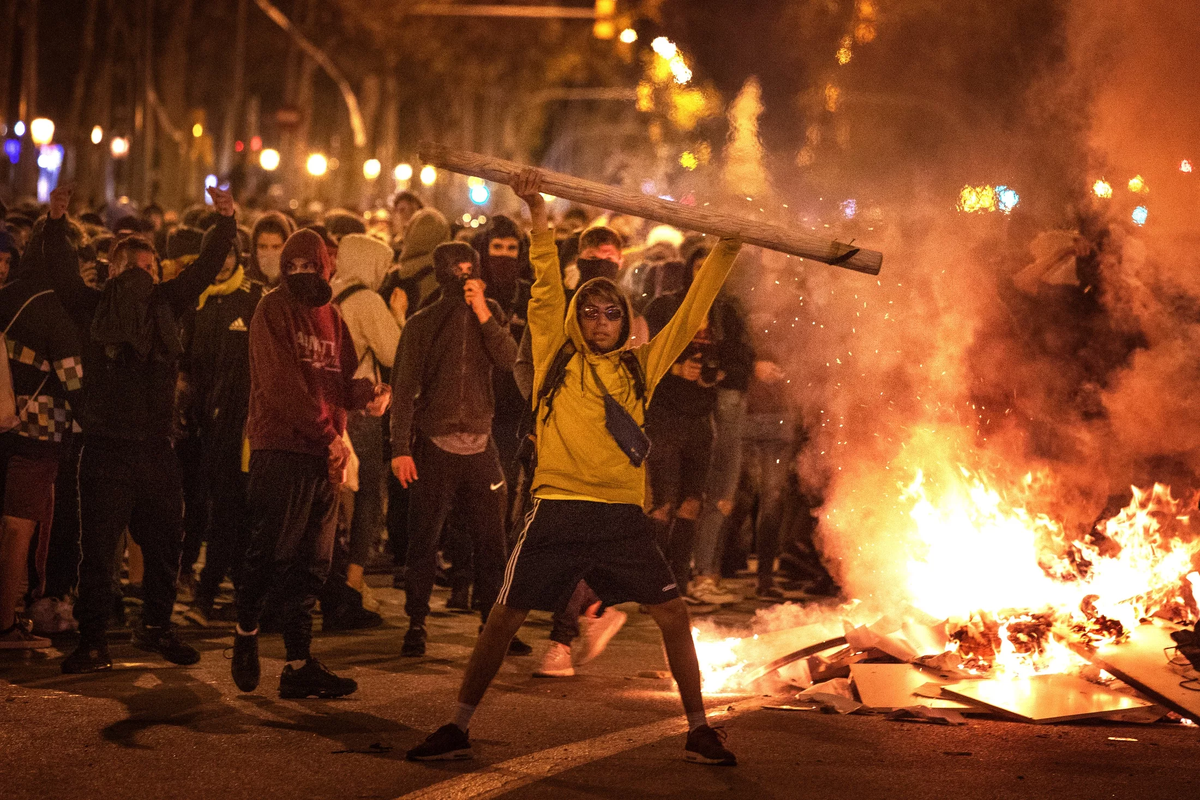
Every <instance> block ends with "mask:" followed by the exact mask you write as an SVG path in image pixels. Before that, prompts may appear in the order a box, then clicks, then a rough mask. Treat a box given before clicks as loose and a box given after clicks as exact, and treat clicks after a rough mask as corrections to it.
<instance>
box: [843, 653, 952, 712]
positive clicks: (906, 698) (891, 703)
mask: <svg viewBox="0 0 1200 800" xmlns="http://www.w3.org/2000/svg"><path fill="white" fill-rule="evenodd" d="M850 679H851V680H852V681H854V688H855V689H857V690H858V697H859V699H860V700H862V703H863V705H864V706H866V707H867V708H872V709H880V710H888V711H890V710H892V709H896V708H908V707H909V706H926V707H927V708H974V706H972V705H969V704H967V703H962V702H959V701H957V700H943V699H940V698H939V699H935V698H931V697H921V696H919V695H917V694H916V691H917V689H918V688H920V687H921V686H923V685H925V684H927V683H939V684H944V683H948V682H949V681H944V680H941V679H939V678H938V677H937V676H936V675H933V674H932V673H930V672H924V671H922V670H919V669H917V668H916V667H914V666H913V665H912V664H851V665H850Z"/></svg>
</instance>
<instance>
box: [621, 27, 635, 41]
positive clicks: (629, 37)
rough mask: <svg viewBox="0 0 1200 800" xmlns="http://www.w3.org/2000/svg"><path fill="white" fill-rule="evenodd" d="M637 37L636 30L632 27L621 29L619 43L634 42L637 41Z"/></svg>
mask: <svg viewBox="0 0 1200 800" xmlns="http://www.w3.org/2000/svg"><path fill="white" fill-rule="evenodd" d="M637 39H638V34H637V31H635V30H634V29H633V28H626V29H625V30H623V31H621V43H622V44H633V43H634V42H636V41H637Z"/></svg>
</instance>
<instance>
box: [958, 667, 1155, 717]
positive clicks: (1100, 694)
mask: <svg viewBox="0 0 1200 800" xmlns="http://www.w3.org/2000/svg"><path fill="white" fill-rule="evenodd" d="M942 692H943V693H944V694H946V695H949V696H951V697H955V698H958V699H960V700H965V701H966V702H969V703H974V704H976V705H979V706H983V707H984V708H990V709H991V710H993V711H996V712H997V713H1000V714H1005V715H1007V716H1010V717H1015V718H1017V719H1020V720H1022V721H1024V722H1037V723H1044V722H1067V721H1069V720H1077V719H1087V718H1089V717H1107V716H1110V715H1112V714H1114V713H1119V712H1125V711H1131V710H1133V709H1139V708H1146V707H1147V706H1150V705H1152V703H1149V702H1147V701H1145V700H1142V699H1140V698H1137V697H1132V696H1130V695H1127V694H1121V693H1119V692H1114V691H1110V690H1109V689H1105V688H1104V687H1103V686H1097V685H1096V684H1094V683H1089V682H1088V681H1085V680H1084V679H1083V678H1078V677H1075V676H1074V675H1035V676H1034V677H1032V678H1016V679H1013V680H1006V679H1002V678H990V679H987V680H982V681H964V682H962V683H953V684H950V685H948V686H944V687H943V688H942Z"/></svg>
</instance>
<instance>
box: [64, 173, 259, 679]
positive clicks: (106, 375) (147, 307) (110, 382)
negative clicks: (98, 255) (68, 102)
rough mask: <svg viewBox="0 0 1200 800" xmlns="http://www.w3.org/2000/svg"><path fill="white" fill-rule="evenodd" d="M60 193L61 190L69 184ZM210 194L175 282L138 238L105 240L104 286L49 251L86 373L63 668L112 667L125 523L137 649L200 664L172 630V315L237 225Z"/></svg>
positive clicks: (176, 490) (176, 488) (176, 531)
mask: <svg viewBox="0 0 1200 800" xmlns="http://www.w3.org/2000/svg"><path fill="white" fill-rule="evenodd" d="M55 191H59V190H55ZM62 191H64V192H66V195H67V197H68V198H69V196H70V191H69V190H68V189H64V190H62ZM208 192H209V195H210V196H211V197H212V199H213V204H214V206H215V208H216V209H217V211H218V213H219V214H220V216H221V220H220V222H219V223H218V224H217V226H216V233H215V234H214V235H213V238H212V239H211V240H209V242H208V243H207V244H208V249H206V250H204V251H203V252H201V253H200V256H199V257H198V258H197V259H196V260H195V261H194V262H192V264H191V265H190V266H188V267H186V268H185V269H184V270H183V271H182V272H180V273H179V276H178V277H176V278H174V279H172V280H169V281H162V282H156V280H155V279H156V277H157V274H158V270H157V266H158V265H157V257H156V253H155V251H154V247H153V245H152V244H151V243H150V242H149V241H148V240H147V239H145V238H142V237H139V236H130V237H126V238H125V239H122V240H120V241H119V242H118V243H117V244H116V245H115V246H114V247H113V251H112V255H111V257H110V265H109V279H108V281H107V283H106V284H105V286H104V289H103V290H100V291H98V290H96V289H92V288H91V287H89V286H87V285H86V284H85V283H84V282H83V280H82V278H81V277H80V275H79V269H78V265H77V264H71V265H66V264H62V263H59V262H58V261H57V260H53V259H47V261H46V263H45V264H44V267H45V269H46V270H47V274H48V278H49V281H50V283H51V284H52V285H53V286H54V289H55V293H56V294H57V295H58V296H59V298H60V299H61V300H62V302H63V305H64V306H65V307H66V309H67V311H68V312H69V313H70V314H71V315H72V317H73V319H74V321H75V323H76V327H77V328H78V329H79V331H80V332H81V334H82V338H83V342H82V347H83V370H84V375H85V376H86V377H85V378H84V386H83V388H84V401H83V408H82V412H81V414H80V424H81V426H82V428H83V449H82V452H81V455H80V459H79V503H80V522H81V549H82V560H81V562H80V566H79V600H78V602H77V603H76V604H75V618H76V619H77V620H78V621H79V637H80V638H79V646H78V647H77V648H76V649H75V651H74V652H73V653H71V655H69V656H67V658H66V660H64V661H63V663H62V670H63V672H66V673H83V672H98V671H101V670H108V669H112V659H111V657H110V656H109V652H108V644H107V640H106V637H105V632H106V628H107V626H108V618H109V614H110V613H111V611H112V607H113V586H112V575H113V559H114V558H115V556H116V552H117V542H118V541H119V540H120V537H121V535H122V533H123V532H124V531H125V530H126V529H128V530H129V533H130V535H131V536H132V537H133V539H134V541H135V542H137V544H138V545H139V546H140V547H141V549H142V555H143V559H144V565H145V566H144V570H145V571H144V578H143V588H144V604H143V616H142V625H141V626H140V627H139V628H137V629H136V630H135V632H134V639H133V643H134V645H135V646H136V647H138V648H140V649H142V650H146V651H148V652H155V653H159V654H160V655H162V656H163V657H164V658H166V659H167V660H168V661H170V662H172V663H175V664H195V663H196V662H197V661H199V660H200V654H199V652H197V650H196V649H195V648H194V647H192V646H191V645H189V644H187V643H186V642H184V641H182V640H181V639H179V638H178V637H177V636H176V634H175V632H174V630H173V629H172V628H171V611H172V608H173V606H174V604H175V595H176V579H177V577H178V575H179V557H180V546H181V543H182V541H183V490H182V485H181V481H180V475H179V463H178V461H177V460H176V458H175V453H174V450H173V449H172V446H171V434H172V429H173V424H174V420H175V389H176V383H177V380H178V375H179V358H180V355H181V354H182V347H181V345H180V334H179V321H180V319H181V318H183V317H184V316H185V315H187V314H188V313H190V312H191V310H192V309H194V308H195V307H196V303H197V301H198V300H199V299H200V295H201V294H202V293H203V292H204V290H205V288H206V287H208V286H209V285H210V284H211V283H212V282H213V280H214V279H215V278H216V276H217V273H218V272H220V271H221V268H222V266H223V265H224V263H225V256H226V254H227V253H228V252H229V249H230V247H231V246H232V245H233V239H234V236H235V235H236V231H237V222H236V220H235V218H234V204H233V196H232V195H230V194H229V193H228V192H225V191H222V190H220V189H217V188H215V187H210V188H209V190H208ZM63 208H65V205H63ZM51 223H53V224H55V225H61V224H65V223H60V222H58V221H57V220H54V219H52V220H51V221H49V222H47V226H48V227H49V226H50V225H51Z"/></svg>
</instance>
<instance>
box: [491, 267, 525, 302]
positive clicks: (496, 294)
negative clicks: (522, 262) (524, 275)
mask: <svg viewBox="0 0 1200 800" xmlns="http://www.w3.org/2000/svg"><path fill="white" fill-rule="evenodd" d="M483 265H484V268H483V280H484V282H485V283H487V295H488V296H489V297H492V298H494V299H496V300H498V301H500V302H501V303H510V302H512V298H513V295H514V294H515V293H516V289H517V276H518V270H519V269H520V267H519V262H518V261H517V259H516V257H515V256H486V257H485V258H484V262H483Z"/></svg>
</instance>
